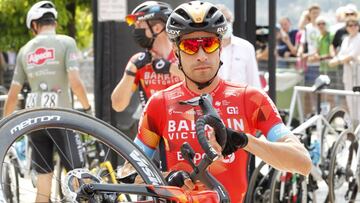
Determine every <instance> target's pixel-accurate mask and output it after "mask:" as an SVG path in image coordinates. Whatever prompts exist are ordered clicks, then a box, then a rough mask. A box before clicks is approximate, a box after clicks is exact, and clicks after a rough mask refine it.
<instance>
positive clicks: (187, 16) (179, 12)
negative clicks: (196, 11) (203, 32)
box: [176, 8, 190, 20]
mask: <svg viewBox="0 0 360 203" xmlns="http://www.w3.org/2000/svg"><path fill="white" fill-rule="evenodd" d="M176 13H177V14H179V15H180V16H181V17H183V18H185V20H190V16H189V15H188V14H187V13H186V12H185V11H184V9H182V8H181V9H178V10H176Z"/></svg>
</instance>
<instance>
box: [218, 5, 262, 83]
mask: <svg viewBox="0 0 360 203" xmlns="http://www.w3.org/2000/svg"><path fill="white" fill-rule="evenodd" d="M216 7H218V8H219V10H220V11H221V12H222V13H223V14H224V16H225V18H226V21H227V23H228V29H227V31H226V33H225V35H224V37H223V43H222V52H221V61H223V64H222V66H221V68H220V70H219V76H220V77H221V78H222V79H224V80H227V81H231V82H236V83H247V84H249V85H251V86H254V87H257V88H261V84H260V78H259V77H260V74H259V69H258V65H257V62H256V57H255V48H254V46H253V45H252V44H251V43H250V42H248V41H246V40H244V39H242V38H240V37H236V36H234V35H233V33H232V31H233V22H234V16H233V14H232V13H231V11H230V9H229V8H227V7H226V6H225V5H223V4H218V5H216Z"/></svg>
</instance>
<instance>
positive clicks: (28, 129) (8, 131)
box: [0, 109, 165, 202]
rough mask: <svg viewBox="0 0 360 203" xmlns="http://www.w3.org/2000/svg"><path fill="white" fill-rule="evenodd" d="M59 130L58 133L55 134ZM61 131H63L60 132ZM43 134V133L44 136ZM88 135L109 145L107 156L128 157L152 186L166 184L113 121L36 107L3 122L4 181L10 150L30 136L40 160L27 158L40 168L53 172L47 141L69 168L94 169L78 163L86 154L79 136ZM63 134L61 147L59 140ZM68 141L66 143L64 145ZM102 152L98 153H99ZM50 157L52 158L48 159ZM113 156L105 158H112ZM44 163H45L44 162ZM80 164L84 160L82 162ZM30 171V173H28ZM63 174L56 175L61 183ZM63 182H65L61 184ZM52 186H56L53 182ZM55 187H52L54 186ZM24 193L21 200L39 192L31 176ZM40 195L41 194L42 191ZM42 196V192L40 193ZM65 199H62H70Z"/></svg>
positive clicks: (1, 155) (0, 128) (0, 152)
mask: <svg viewBox="0 0 360 203" xmlns="http://www.w3.org/2000/svg"><path fill="white" fill-rule="evenodd" d="M53 132H57V133H53ZM59 132H61V133H59ZM40 134H41V135H40ZM84 134H85V135H87V137H86V139H93V140H96V142H99V143H101V144H103V145H105V146H107V151H106V153H105V154H106V155H108V154H112V155H113V156H116V157H117V158H118V159H124V160H127V161H128V162H129V163H130V164H131V165H132V166H133V168H134V169H135V171H136V172H137V173H138V174H139V175H140V177H141V178H142V179H143V181H144V183H146V184H151V185H165V180H164V179H163V177H162V175H161V173H160V171H159V170H158V169H157V168H156V167H155V166H154V165H153V163H152V162H151V161H150V160H149V159H148V158H147V157H146V156H145V154H144V153H143V152H142V150H141V149H140V148H138V147H137V146H135V145H134V144H133V142H132V141H131V140H130V139H129V138H127V136H126V135H124V134H123V133H121V132H120V131H119V130H117V129H115V128H114V127H112V126H110V125H109V124H107V123H105V122H103V121H101V120H99V119H96V118H94V117H91V116H88V115H86V114H83V113H80V112H75V111H73V110H69V109H34V110H28V111H20V112H18V113H16V114H13V115H11V116H10V117H8V118H5V119H4V120H2V122H0V137H1V139H0V160H1V162H0V163H1V166H0V174H2V176H1V177H2V179H1V180H0V181H1V184H2V185H4V184H6V179H5V178H4V177H6V176H5V172H6V170H5V166H6V165H11V164H12V163H11V162H9V161H8V160H6V159H5V158H6V156H7V154H8V152H9V149H10V148H11V147H12V145H13V144H14V143H15V141H16V140H18V139H21V138H22V137H23V136H25V135H27V136H28V137H29V144H30V145H31V146H32V148H33V152H36V153H38V158H37V159H38V160H37V161H34V159H32V157H26V159H27V160H31V163H32V165H33V166H34V167H36V168H37V170H39V169H40V171H41V172H42V171H44V172H45V173H48V171H53V169H54V166H53V165H52V161H47V159H49V157H50V158H51V157H53V156H51V155H50V156H49V155H48V154H45V153H41V152H43V151H44V147H45V144H46V146H48V145H49V144H51V145H52V146H53V149H55V150H56V151H57V152H58V154H59V155H60V156H62V164H64V165H65V166H66V165H67V166H68V167H67V169H66V170H67V171H71V170H73V169H76V168H82V169H83V168H85V169H88V171H91V169H90V168H89V166H88V164H86V163H85V162H77V160H76V159H75V156H74V155H75V154H82V153H84V150H85V149H84V147H83V145H82V144H81V140H79V135H84ZM40 136H42V137H41V139H40V142H42V141H43V140H45V139H46V140H47V141H46V143H44V144H40V145H39V144H38V143H37V144H35V142H34V141H35V140H39V138H40ZM60 137H61V142H62V143H61V144H63V146H61V145H60V144H59V143H60V142H59V141H58V140H59V139H60ZM68 140H75V143H76V144H77V147H75V148H71V147H70V144H69V143H70V142H67V141H68ZM64 143H66V144H64ZM95 153H98V152H95ZM46 157H48V158H46ZM108 158H109V157H105V159H108ZM80 160H81V158H80ZM40 163H41V164H40ZM79 163H83V164H82V165H80V164H79ZM25 173H30V172H25ZM60 180H61V177H55V178H53V181H56V182H57V183H55V184H59V182H61V181H60ZM60 184H61V183H60ZM51 185H54V183H52V184H51ZM50 187H51V186H50ZM18 189H19V191H20V194H24V195H21V196H20V202H34V201H35V196H36V194H37V191H36V188H35V190H34V188H33V187H32V184H31V180H30V178H26V177H25V178H22V179H21V183H20V185H19V187H18ZM38 195H39V194H38ZM40 195H42V194H40ZM67 201H68V200H67V199H66V198H64V199H63V200H61V201H60V202H67Z"/></svg>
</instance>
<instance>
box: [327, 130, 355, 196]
mask: <svg viewBox="0 0 360 203" xmlns="http://www.w3.org/2000/svg"><path fill="white" fill-rule="evenodd" d="M357 150H358V140H357V139H355V136H354V134H353V133H351V132H350V131H349V130H346V131H344V132H342V133H341V135H340V137H339V139H338V140H337V141H336V143H335V144H334V148H333V150H332V153H331V160H330V169H329V170H330V171H329V177H328V182H329V193H330V200H331V201H332V202H347V201H349V200H351V199H353V198H355V197H356V193H357V187H356V183H355V180H356V177H355V173H356V163H357V160H358V158H357V156H356V155H357Z"/></svg>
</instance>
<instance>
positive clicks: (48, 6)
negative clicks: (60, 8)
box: [40, 3, 54, 8]
mask: <svg viewBox="0 0 360 203" xmlns="http://www.w3.org/2000/svg"><path fill="white" fill-rule="evenodd" d="M40 8H54V7H53V5H51V4H49V3H47V4H44V5H42V6H40Z"/></svg>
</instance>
